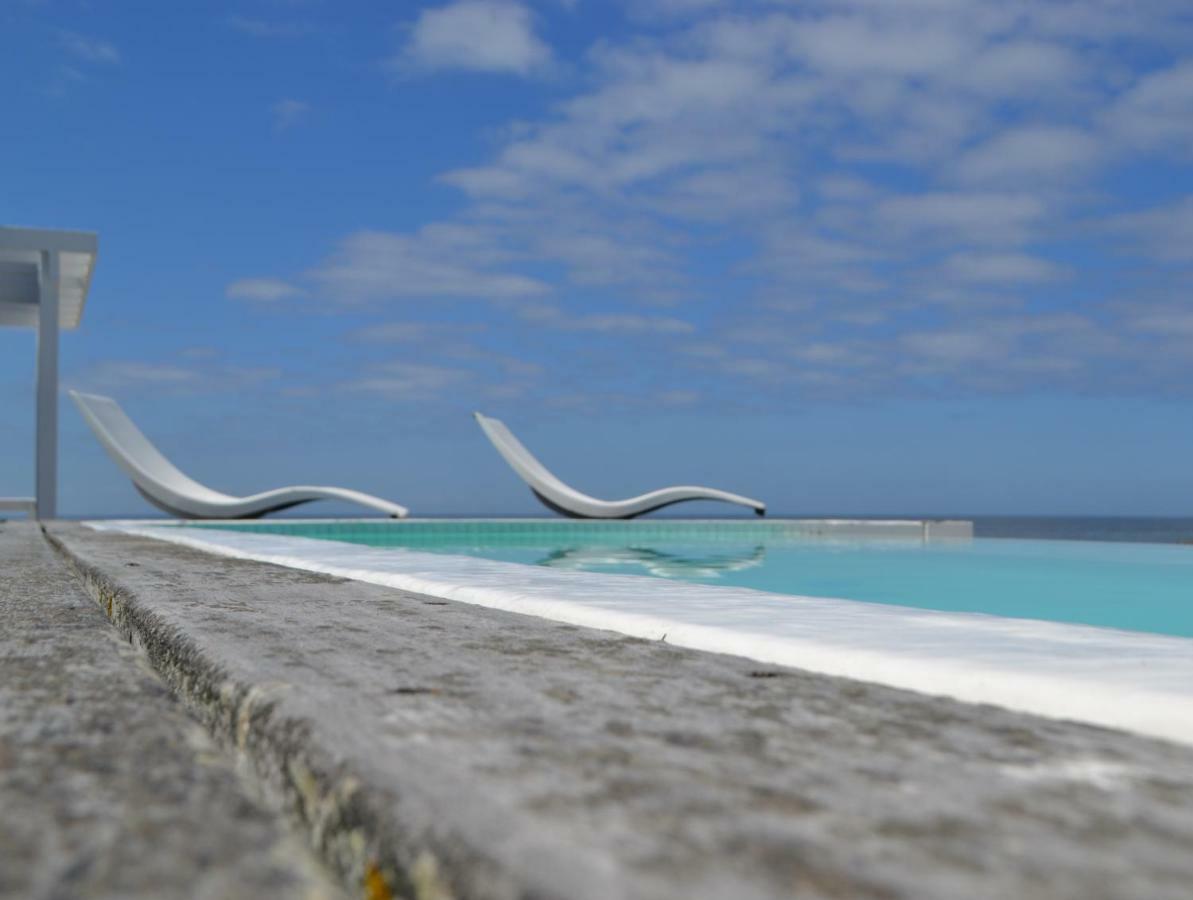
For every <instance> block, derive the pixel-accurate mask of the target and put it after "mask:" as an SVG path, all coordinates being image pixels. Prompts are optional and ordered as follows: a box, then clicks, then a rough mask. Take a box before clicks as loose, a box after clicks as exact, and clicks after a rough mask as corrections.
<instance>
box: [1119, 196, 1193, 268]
mask: <svg viewBox="0 0 1193 900" xmlns="http://www.w3.org/2000/svg"><path fill="white" fill-rule="evenodd" d="M1107 227H1108V229H1109V230H1110V231H1111V232H1115V233H1118V234H1125V235H1127V236H1128V237H1130V238H1131V239H1132V240H1133V244H1134V246H1135V247H1136V248H1138V249H1140V250H1142V252H1143V253H1145V254H1146V255H1148V256H1151V257H1153V258H1156V259H1162V260H1168V261H1172V262H1193V196H1188V197H1185V198H1183V199H1181V200H1179V201H1178V202H1176V203H1173V204H1169V205H1165V206H1161V207H1158V208H1156V209H1150V210H1145V211H1143V212H1134V213H1127V214H1124V215H1120V216H1116V217H1114V218H1112V219H1110V221H1109V222H1108V223H1107Z"/></svg>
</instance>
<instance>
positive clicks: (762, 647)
mask: <svg viewBox="0 0 1193 900" xmlns="http://www.w3.org/2000/svg"><path fill="white" fill-rule="evenodd" d="M288 521H292V522H293V521H295V520H288ZM323 521H327V520H323ZM339 521H351V520H339ZM357 521H359V520H357ZM422 521H423V523H432V522H440V523H443V524H444V525H445V526H454V527H458V526H459V524H460V523H461V521H467V520H451V519H435V520H422ZM481 521H484V522H486V523H493V522H496V521H507V522H509V523H511V524H513V523H518V524H521V525H527V524H530V523H532V522H534V521H536V520H518V519H512V520H481ZM537 521H539V522H542V520H537ZM547 521H548V522H550V523H551V525H552V526H553V530H556V531H560V530H561V529H565V528H566V527H567V526H568V525H569V524H570V523H568V522H566V521H561V520H547ZM710 521H711V522H714V523H716V524H724V523H720V522H717V521H716V520H710ZM817 521H820V520H817ZM838 521H839V522H840V523H841V525H845V524H846V523H847V522H848V520H838ZM86 524H88V525H90V526H91V527H93V528H97V529H100V530H115V531H122V532H125V533H129V534H137V535H142V536H146V537H152V538H156V539H159V540H165V541H169V542H171V543H176V544H181V545H185V546H189V547H194V548H197V549H200V550H206V551H208V552H211V553H215V554H219V555H224V556H233V557H238V558H242V559H251V560H257V561H260V562H267V563H274V564H277V565H283V566H288V567H291V568H299V569H306V570H309V571H315V572H322V573H325V574H328V575H333V576H339V577H345V578H352V579H356V580H359V581H364V582H368V583H371V584H377V585H382V586H386V587H393V588H398V589H401V590H407V591H412V592H416V593H420V594H426V595H431V596H435V597H442V598H446V599H451V600H457V601H460V602H465V603H472V604H476V605H480V606H486V607H490V608H494V609H502V610H506V611H509V612H515V613H521V614H526V615H533V616H539V617H542V618H546V619H551V620H554V621H558V622H563V623H567V624H570V625H578V626H583V627H591V628H601V629H606V630H610V631H616V632H619V633H622V634H626V635H630V636H633V637H638V638H644V639H647V640H663V639H665V640H666V641H667V642H668V643H669V644H674V645H677V646H683V647H689V648H692V649H696V650H705V651H712V652H718V653H728V654H733V655H736V656H743V657H748V658H751V659H755V660H758V661H759V662H763V663H768V664H774V665H784V666H791V667H794V668H798V669H805V670H808V671H813V672H819V673H822V674H827V675H837V676H844V677H849V678H855V679H858V680H861V681H869V682H874V683H878V684H884V685H889V686H892V687H899V688H905V689H910V690H915V691H920V692H923V693H927V694H933V695H937V696H944V697H951V698H953V699H957V700H962V701H967V702H974V703H992V704H995V705H998V706H1002V707H1006V708H1009V709H1015V710H1020V711H1023V712H1029V713H1035V714H1038V715H1044V716H1049V717H1052V718H1061V719H1072V720H1077V721H1084V722H1089V723H1092V724H1097V725H1103V726H1107V727H1112V728H1122V729H1126V730H1129V731H1136V732H1139V733H1142V734H1147V735H1152V736H1155V737H1161V738H1166V739H1169V740H1175V741H1179V742H1182V743H1187V744H1193V639H1188V638H1179V637H1169V636H1164V635H1153V634H1144V633H1140V632H1129V631H1119V630H1115V629H1109V628H1097V627H1093V626H1086V625H1075V624H1064V623H1057V622H1046V621H1039V620H1034V619H1012V618H1003V617H999V616H991V615H983V614H977V613H951V612H950V613H946V612H937V611H932V610H921V609H912V608H909V607H899V606H888V605H883V604H876V603H865V602H860V601H855V600H844V599H833V598H823V597H795V596H787V595H779V594H770V593H765V592H762V591H756V590H751V589H748V588H729V587H719V586H712V585H700V584H689V583H682V582H672V581H665V580H660V579H655V578H649V577H646V576H637V575H606V574H594V573H588V572H576V571H560V570H553V569H547V568H542V567H537V566H528V565H522V564H519V563H509V562H496V561H492V560H485V559H479V558H476V557H471V556H460V555H452V554H443V553H428V552H423V551H418V550H410V549H405V548H397V547H368V546H364V545H359V544H349V543H343V542H336V541H331V540H316V539H312V538H307V537H296V536H290V535H275V534H254V533H249V532H245V531H220V530H216V529H210V528H203V529H198V528H177V527H170V526H171V525H172V524H176V523H169V522H164V521H161V520H156V521H132V520H123V521H105V522H88V523H86ZM577 524H578V525H579V527H586V524H587V523H577ZM623 524H624V523H623ZM684 524H685V526H687V525H688V524H689V523H687V522H685V523H684ZM736 524H738V525H740V524H745V523H736ZM749 524H751V525H753V524H755V523H749ZM757 524H759V525H761V524H763V523H762V522H759V523H757ZM765 524H766V525H768V526H769V525H771V524H772V523H770V522H767V523H765ZM858 524H860V525H863V526H873V525H874V524H875V523H874V522H873V520H863V521H861V522H859V523H858ZM163 526H166V527H163ZM659 527H660V528H664V527H666V525H665V524H664V523H663V522H660V523H659ZM797 533H798V532H797ZM836 533H840V534H842V536H846V535H848V536H849V537H856V536H859V535H864V534H865V532H864V531H862V532H857V531H849V530H847V529H844V528H843V529H842V530H841V531H840V532H836ZM882 534H883V536H892V532H891V531H890V530H886V529H884V530H883V531H882ZM920 535H921V536H924V537H928V533H927V530H926V529H924V528H923V527H922V523H921V530H920ZM906 536H907V537H913V536H914V534H913V533H908V534H907V535H906ZM942 536H952V535H950V534H949V532H947V531H946V532H945V533H944V534H943V535H942ZM726 609H731V610H732V611H733V617H734V620H735V621H734V623H733V624H732V625H726V624H725V611H726Z"/></svg>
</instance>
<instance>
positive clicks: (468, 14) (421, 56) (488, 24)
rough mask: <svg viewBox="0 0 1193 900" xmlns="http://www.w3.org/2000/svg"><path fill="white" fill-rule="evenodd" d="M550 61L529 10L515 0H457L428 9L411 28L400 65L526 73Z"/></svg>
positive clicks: (432, 68) (547, 49)
mask: <svg viewBox="0 0 1193 900" xmlns="http://www.w3.org/2000/svg"><path fill="white" fill-rule="evenodd" d="M550 61H551V48H550V47H548V46H547V45H546V44H545V43H543V41H542V40H541V39H539V37H538V36H537V35H536V34H535V33H534V19H533V16H532V15H531V12H530V10H529V9H528V8H527V7H526V6H524V5H523V4H521V3H517V2H514V0H458V2H456V3H450V4H448V5H447V6H441V7H436V8H433V9H427V10H424V11H423V12H422V13H421V14H420V15H419V17H418V19H417V21H416V22H415V23H414V25H413V26H412V28H411V30H410V35H409V38H408V40H407V43H406V45H405V47H404V48H403V49H402V52H401V54H400V55H399V57H398V59H397V60H396V61H395V62H396V64H397V65H399V66H401V67H410V68H416V69H424V70H436V69H470V70H474V71H480V72H509V73H513V74H517V75H528V74H530V73H532V72H533V71H535V70H536V69H541V68H542V67H544V66H546V65H547V64H548V63H550Z"/></svg>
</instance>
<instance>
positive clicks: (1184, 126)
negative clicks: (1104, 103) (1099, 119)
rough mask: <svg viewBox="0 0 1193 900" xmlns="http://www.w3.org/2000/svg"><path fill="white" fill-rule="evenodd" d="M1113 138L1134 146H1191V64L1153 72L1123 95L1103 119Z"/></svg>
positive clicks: (1192, 130) (1183, 150)
mask: <svg viewBox="0 0 1193 900" xmlns="http://www.w3.org/2000/svg"><path fill="white" fill-rule="evenodd" d="M1107 121H1108V124H1109V127H1110V128H1111V129H1112V130H1113V132H1114V133H1116V134H1117V136H1118V137H1119V138H1120V139H1121V140H1123V141H1125V142H1127V143H1128V144H1133V145H1136V146H1142V147H1145V148H1150V147H1168V146H1171V147H1174V148H1175V149H1177V150H1178V151H1182V152H1184V153H1185V154H1186V155H1188V154H1189V152H1190V147H1191V146H1193V62H1190V61H1186V62H1180V63H1177V64H1176V65H1174V66H1172V67H1171V68H1168V69H1164V70H1162V71H1159V72H1154V73H1152V74H1150V75H1148V76H1146V77H1145V78H1143V79H1141V80H1140V81H1139V83H1138V84H1136V85H1135V86H1134V87H1133V88H1131V89H1130V90H1129V91H1127V92H1126V93H1125V94H1124V95H1123V96H1122V97H1120V98H1119V100H1118V102H1117V103H1115V105H1114V107H1113V108H1112V109H1111V110H1110V112H1109V113H1108V116H1107Z"/></svg>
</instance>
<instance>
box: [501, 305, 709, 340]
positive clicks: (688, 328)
mask: <svg viewBox="0 0 1193 900" xmlns="http://www.w3.org/2000/svg"><path fill="white" fill-rule="evenodd" d="M520 312H521V315H522V318H523V319H524V320H526V321H528V322H531V323H533V324H535V325H545V326H548V327H551V328H558V329H560V330H561V331H591V332H598V333H607V334H691V333H692V332H693V331H695V330H696V328H695V326H694V325H692V323H691V322H686V321H684V320H683V319H676V318H673V317H671V316H642V315H637V314H634V313H601V314H595V315H582V316H574V315H568V314H567V313H565V312H563V311H562V310H560V309H558V308H556V307H553V306H544V305H533V306H527V307H524V308H522V310H520Z"/></svg>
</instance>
